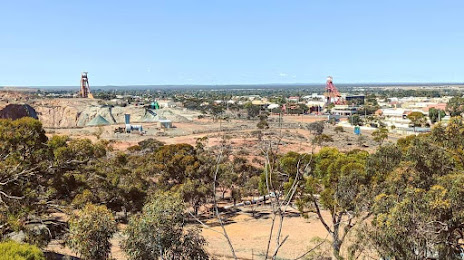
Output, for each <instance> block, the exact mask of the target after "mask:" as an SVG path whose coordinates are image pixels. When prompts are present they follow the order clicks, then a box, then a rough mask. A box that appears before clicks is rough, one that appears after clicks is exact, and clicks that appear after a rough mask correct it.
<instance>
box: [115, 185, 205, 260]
mask: <svg viewBox="0 0 464 260" xmlns="http://www.w3.org/2000/svg"><path fill="white" fill-rule="evenodd" d="M184 210H185V205H184V203H183V202H182V199H181V197H180V195H179V194H173V193H165V194H156V195H154V196H153V198H152V200H151V202H149V203H147V204H146V205H145V206H144V208H143V211H142V213H141V214H138V215H136V216H134V217H132V218H131V219H130V221H129V224H128V226H127V228H126V229H125V231H124V233H125V235H126V239H125V240H123V241H122V243H121V246H122V248H123V249H124V251H125V252H126V253H127V256H128V257H129V259H145V260H155V259H159V258H160V257H162V259H163V258H164V259H208V258H209V257H208V255H207V253H206V251H205V249H204V245H205V244H206V241H205V239H204V238H203V237H202V236H201V235H200V234H199V232H198V230H197V229H190V230H185V229H184V224H183V223H184V222H185V219H184V216H183V214H184Z"/></svg>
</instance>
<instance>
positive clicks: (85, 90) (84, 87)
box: [79, 72, 93, 98]
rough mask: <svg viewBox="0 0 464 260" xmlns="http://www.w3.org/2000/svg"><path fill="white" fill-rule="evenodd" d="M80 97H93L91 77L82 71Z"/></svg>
mask: <svg viewBox="0 0 464 260" xmlns="http://www.w3.org/2000/svg"><path fill="white" fill-rule="evenodd" d="M79 97H82V98H93V95H92V93H90V86H89V78H88V77H87V72H82V74H81V89H80V91H79Z"/></svg>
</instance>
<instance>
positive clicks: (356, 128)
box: [354, 126, 361, 135]
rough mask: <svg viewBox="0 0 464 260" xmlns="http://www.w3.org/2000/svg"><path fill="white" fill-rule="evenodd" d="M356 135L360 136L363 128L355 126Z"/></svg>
mask: <svg viewBox="0 0 464 260" xmlns="http://www.w3.org/2000/svg"><path fill="white" fill-rule="evenodd" d="M354 134H355V135H360V134H361V127H359V126H355V127H354Z"/></svg>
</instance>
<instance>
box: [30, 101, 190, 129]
mask: <svg viewBox="0 0 464 260" xmlns="http://www.w3.org/2000/svg"><path fill="white" fill-rule="evenodd" d="M31 106H32V107H34V108H35V110H36V111H37V114H38V117H39V120H40V121H41V122H42V124H43V125H44V127H47V128H73V127H85V126H86V125H87V123H89V122H90V121H91V120H92V119H93V118H95V117H96V116H97V115H100V116H102V117H103V118H105V119H106V120H107V121H108V122H110V124H123V123H124V114H130V115H131V122H132V123H143V122H156V121H158V120H159V119H169V120H172V121H173V122H188V121H191V120H193V119H194V118H197V117H198V115H199V113H197V112H191V111H186V110H182V109H178V108H165V109H159V110H152V111H146V109H145V108H144V107H140V106H126V107H121V106H114V107H113V106H108V105H105V104H102V103H101V101H100V103H99V102H98V100H92V99H76V98H74V99H41V100H36V101H33V102H31Z"/></svg>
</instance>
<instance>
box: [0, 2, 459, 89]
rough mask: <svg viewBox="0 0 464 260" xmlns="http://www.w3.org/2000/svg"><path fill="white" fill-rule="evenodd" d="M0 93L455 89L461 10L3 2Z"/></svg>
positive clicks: (408, 5) (443, 5) (453, 5)
mask: <svg viewBox="0 0 464 260" xmlns="http://www.w3.org/2000/svg"><path fill="white" fill-rule="evenodd" d="M0 7H1V8H0V10H1V15H0V33H1V36H0V85H9V86H11V85H12V86H53V85H54V86H59V85H78V83H79V77H80V72H81V71H89V79H90V84H91V85H94V86H95V85H99V86H103V85H140V84H154V85H157V84H259V83H293V82H299V83H324V82H325V78H326V76H327V75H332V76H333V77H334V82H335V83H336V82H340V83H341V82H343V83H377V82H464V16H463V12H464V1H462V0H453V1H451V0H450V1H447V0H436V1H428V0H409V1H408V0H389V1H374V0H369V1H357V0H350V1H348V0H345V1H330V0H320V1H308V0H305V1H290V0H288V1H283V0H281V1H273V0H229V1H226V0H223V1H201V0H197V1H193V0H190V1H187V0H186V1H176V0H166V1H153V0H151V1H150V0H144V1H116V0H111V1H106V0H98V1H83V0H81V1H72V0H69V1H63V0H56V1H51V0H49V1H47V0H43V1H36V0H30V1H22V0H15V1H2V3H1V4H0Z"/></svg>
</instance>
